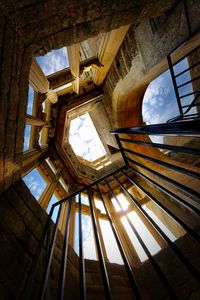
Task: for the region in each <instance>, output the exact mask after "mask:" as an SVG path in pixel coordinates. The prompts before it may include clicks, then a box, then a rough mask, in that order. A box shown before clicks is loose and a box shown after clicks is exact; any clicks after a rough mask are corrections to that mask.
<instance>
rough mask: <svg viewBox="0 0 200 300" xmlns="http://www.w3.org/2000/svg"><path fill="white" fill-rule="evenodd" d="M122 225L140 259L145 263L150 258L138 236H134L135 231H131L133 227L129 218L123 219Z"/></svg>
mask: <svg viewBox="0 0 200 300" xmlns="http://www.w3.org/2000/svg"><path fill="white" fill-rule="evenodd" d="M121 221H122V224H123V225H124V228H125V229H126V232H127V234H128V236H129V238H130V240H131V242H132V245H133V247H134V248H135V251H136V252H137V254H138V256H139V259H140V260H141V262H143V261H145V260H146V259H147V258H148V257H147V255H146V253H145V252H144V250H143V248H142V246H141V244H140V242H139V241H138V239H137V237H136V235H135V234H134V232H133V230H132V229H131V226H130V225H129V223H128V221H127V218H126V217H123V218H121Z"/></svg>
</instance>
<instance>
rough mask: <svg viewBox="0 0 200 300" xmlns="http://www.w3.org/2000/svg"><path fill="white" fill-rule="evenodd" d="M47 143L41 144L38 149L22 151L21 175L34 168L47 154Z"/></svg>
mask: <svg viewBox="0 0 200 300" xmlns="http://www.w3.org/2000/svg"><path fill="white" fill-rule="evenodd" d="M49 152H50V151H49V147H48V145H45V146H42V147H40V148H38V149H31V150H28V151H26V152H25V153H23V163H22V171H21V174H22V177H23V176H25V175H27V174H28V173H29V172H31V171H32V170H33V169H35V168H36V167H37V166H38V165H39V164H40V162H41V161H42V160H44V159H45V158H47V157H48V156H49Z"/></svg>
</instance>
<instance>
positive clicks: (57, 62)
mask: <svg viewBox="0 0 200 300" xmlns="http://www.w3.org/2000/svg"><path fill="white" fill-rule="evenodd" d="M36 60H37V62H38V64H39V65H40V67H41V69H42V70H43V72H44V74H45V75H46V76H47V75H50V74H53V73H55V72H58V71H60V70H62V69H64V68H67V67H68V66H69V61H68V55H67V48H66V47H63V48H60V49H56V50H52V51H50V52H48V53H47V54H45V55H44V56H39V57H36Z"/></svg>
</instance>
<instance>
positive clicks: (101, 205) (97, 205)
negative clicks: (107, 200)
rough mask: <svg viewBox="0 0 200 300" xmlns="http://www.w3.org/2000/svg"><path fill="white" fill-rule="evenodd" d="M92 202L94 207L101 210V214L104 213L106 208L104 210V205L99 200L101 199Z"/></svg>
mask: <svg viewBox="0 0 200 300" xmlns="http://www.w3.org/2000/svg"><path fill="white" fill-rule="evenodd" d="M94 202H95V206H96V208H97V209H99V210H100V211H101V213H102V214H105V213H106V210H105V208H104V206H103V203H102V201H101V200H98V199H95V200H94Z"/></svg>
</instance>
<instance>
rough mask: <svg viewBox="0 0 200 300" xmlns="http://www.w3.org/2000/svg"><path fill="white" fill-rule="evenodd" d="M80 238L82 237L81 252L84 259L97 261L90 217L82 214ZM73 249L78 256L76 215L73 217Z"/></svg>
mask: <svg viewBox="0 0 200 300" xmlns="http://www.w3.org/2000/svg"><path fill="white" fill-rule="evenodd" d="M82 236H83V252H84V258H85V259H91V260H97V256H96V247H95V241H94V234H93V228H92V221H91V217H90V216H87V215H85V214H82ZM74 248H75V251H76V253H77V254H78V255H79V228H78V213H76V216H75V240H74Z"/></svg>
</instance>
